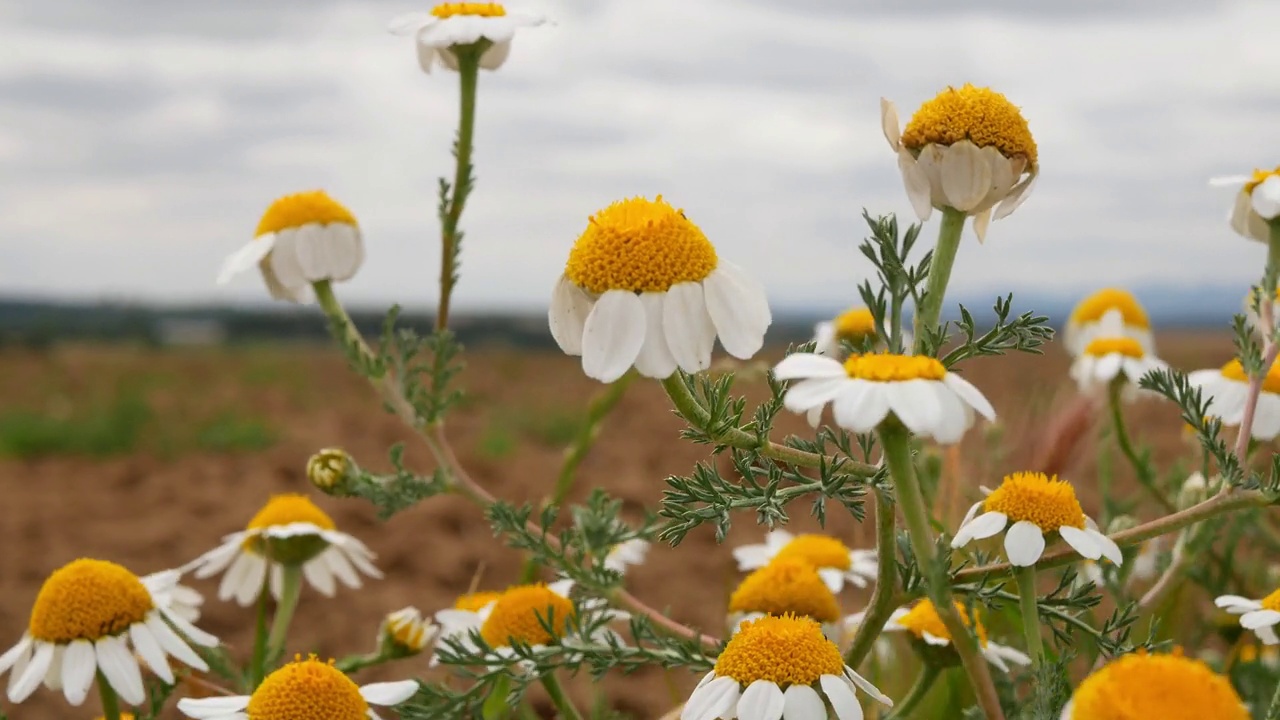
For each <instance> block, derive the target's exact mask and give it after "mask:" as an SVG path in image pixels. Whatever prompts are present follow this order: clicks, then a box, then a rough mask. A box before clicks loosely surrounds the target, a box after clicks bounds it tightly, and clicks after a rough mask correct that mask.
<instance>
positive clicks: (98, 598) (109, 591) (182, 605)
mask: <svg viewBox="0 0 1280 720" xmlns="http://www.w3.org/2000/svg"><path fill="white" fill-rule="evenodd" d="M178 578H179V574H178V573H177V572H174V571H166V572H162V573H156V574H153V575H147V576H144V577H138V576H137V575H134V574H133V573H131V572H129V571H128V570H127V569H125V568H124V567H122V566H120V565H117V564H115V563H112V562H106V561H103V560H90V559H85V558H82V559H79V560H75V561H72V562H70V563H68V564H66V565H64V566H62V567H61V568H59V569H58V570H56V571H54V573H53V574H52V575H50V576H49V577H48V579H46V580H45V581H44V585H42V586H41V588H40V592H39V593H38V594H37V595H36V600H35V603H34V604H33V605H32V607H31V619H30V622H29V623H28V626H27V631H26V632H25V633H23V635H22V639H21V640H19V641H18V644H17V645H14V646H13V647H12V648H10V649H9V650H8V651H7V652H5V653H4V654H3V655H0V674H3V673H5V672H8V673H9V700H10V701H11V702H15V703H19V702H22V701H24V700H26V699H27V698H28V697H30V696H31V693H33V692H35V690H36V688H37V687H39V686H40V684H41V683H43V684H44V685H45V686H47V687H48V688H49V689H51V690H61V691H62V693H63V695H64V696H65V697H66V699H67V702H69V703H71V704H72V705H80V704H81V703H83V702H84V700H85V697H86V696H87V695H88V694H89V689H90V688H91V687H93V682H94V678H95V677H98V676H99V675H101V677H102V678H103V680H102V681H105V682H107V683H109V684H110V686H111V688H112V689H113V690H114V691H115V693H116V694H117V695H118V696H119V697H120V699H121V700H123V701H124V702H125V703H127V704H129V705H142V704H143V703H144V702H146V700H147V694H146V690H145V689H144V687H143V684H142V669H141V667H140V665H139V664H138V658H139V657H140V658H141V659H142V662H144V663H146V665H147V667H148V668H150V669H151V671H152V672H153V673H155V675H156V677H158V678H160V679H161V680H163V681H164V682H166V683H169V684H173V683H174V675H173V670H172V668H171V667H170V665H169V658H170V657H172V658H174V659H176V660H178V661H180V662H182V663H185V664H186V665H189V666H191V667H193V668H195V669H197V670H208V669H209V667H208V665H207V664H205V662H204V660H202V659H200V656H199V655H198V654H196V652H195V651H194V650H192V649H191V645H192V644H193V643H194V644H196V645H202V646H205V647H213V646H216V645H217V644H218V639H217V638H215V637H214V636H212V635H210V634H209V633H207V632H205V631H203V630H200V629H198V628H197V627H195V626H194V625H192V624H191V622H190V619H189V618H191V617H193V614H194V613H195V610H194V607H193V605H192V604H191V598H190V594H191V592H192V591H191V590H190V589H188V588H182V589H179V588H181V587H182V586H180V585H178ZM197 604H198V603H197ZM100 682H101V681H100Z"/></svg>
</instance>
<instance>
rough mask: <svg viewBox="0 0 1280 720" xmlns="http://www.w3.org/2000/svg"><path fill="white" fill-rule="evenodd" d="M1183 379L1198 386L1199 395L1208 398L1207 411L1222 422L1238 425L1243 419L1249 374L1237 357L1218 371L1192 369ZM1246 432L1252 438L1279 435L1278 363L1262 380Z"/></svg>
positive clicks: (1279, 389)
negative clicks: (1256, 402) (1251, 423)
mask: <svg viewBox="0 0 1280 720" xmlns="http://www.w3.org/2000/svg"><path fill="white" fill-rule="evenodd" d="M1187 381H1188V382H1190V383H1191V385H1192V386H1193V387H1198V388H1200V393H1201V395H1202V396H1203V398H1204V399H1207V400H1208V401H1209V405H1208V410H1209V414H1211V415H1215V416H1217V417H1218V418H1220V419H1221V420H1222V424H1223V425H1225V426H1227V427H1239V426H1240V423H1241V422H1243V421H1244V406H1245V402H1246V401H1247V400H1248V398H1249V376H1248V375H1246V374H1245V371H1244V366H1243V365H1241V364H1240V360H1239V359H1232V360H1231V362H1229V363H1227V364H1226V365H1223V366H1222V368H1221V369H1218V370H1215V369H1212V368H1210V369H1208V370H1196V371H1194V372H1192V373H1190V374H1188V375H1187ZM1249 434H1250V435H1251V436H1252V437H1253V438H1254V439H1256V440H1271V439H1274V438H1275V437H1276V436H1277V435H1280V362H1277V363H1272V364H1271V368H1270V369H1269V370H1268V371H1267V376H1266V377H1265V378H1263V380H1262V391H1261V392H1260V393H1258V404H1257V406H1256V407H1255V408H1254V412H1253V426H1252V427H1251V428H1250V429H1249Z"/></svg>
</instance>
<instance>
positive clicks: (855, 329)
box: [813, 307, 880, 359]
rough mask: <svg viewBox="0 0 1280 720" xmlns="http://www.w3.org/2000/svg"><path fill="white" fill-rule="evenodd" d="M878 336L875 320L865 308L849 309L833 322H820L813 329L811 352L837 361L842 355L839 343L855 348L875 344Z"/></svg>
mask: <svg viewBox="0 0 1280 720" xmlns="http://www.w3.org/2000/svg"><path fill="white" fill-rule="evenodd" d="M879 340H880V336H879V334H878V333H877V332H876V319H875V316H874V315H872V314H871V310H870V309H868V308H866V307H856V308H850V309H848V310H846V311H844V312H842V313H840V314H839V315H837V316H836V318H835V319H834V320H829V321H824V322H820V323H818V324H817V325H815V326H814V328H813V343H814V348H813V351H814V352H815V353H817V354H819V355H826V356H827V357H833V358H836V359H839V358H840V357H841V356H842V355H844V353H843V352H842V351H841V349H840V344H841V343H849V344H850V345H852V346H854V347H855V348H857V347H861V346H862V345H863V344H865V343H871V344H873V345H874V344H876V343H877V342H879Z"/></svg>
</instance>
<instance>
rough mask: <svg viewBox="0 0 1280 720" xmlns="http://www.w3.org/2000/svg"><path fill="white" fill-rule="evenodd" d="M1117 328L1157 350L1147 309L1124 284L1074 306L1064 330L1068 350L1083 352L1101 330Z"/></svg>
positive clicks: (1147, 349) (1076, 353)
mask: <svg viewBox="0 0 1280 720" xmlns="http://www.w3.org/2000/svg"><path fill="white" fill-rule="evenodd" d="M1104 319H1105V320H1104ZM1117 328H1118V329H1119V334H1120V337H1128V338H1133V339H1134V340H1137V341H1138V344H1139V345H1141V346H1142V349H1143V350H1144V351H1145V352H1147V353H1149V354H1154V353H1155V347H1156V345H1155V339H1154V338H1153V337H1152V334H1151V320H1150V318H1148V317H1147V311H1146V310H1145V309H1144V308H1143V307H1142V304H1141V303H1139V302H1138V299H1137V298H1135V297H1134V296H1133V295H1132V294H1131V293H1130V292H1129V291H1127V290H1122V289H1120V288H1104V289H1102V290H1099V291H1097V292H1095V293H1093V294H1092V295H1090V296H1088V297H1086V298H1085V299H1083V300H1081V301H1080V302H1079V303H1078V304H1077V305H1076V306H1075V308H1073V309H1072V310H1071V316H1070V317H1069V318H1068V319H1067V326H1066V327H1065V328H1064V329H1063V333H1062V334H1063V337H1064V343H1065V344H1066V347H1067V352H1069V353H1071V356H1072V357H1076V356H1079V355H1080V353H1082V352H1084V349H1085V347H1086V346H1088V344H1089V343H1090V341H1092V340H1094V339H1095V338H1096V337H1098V333H1099V332H1105V333H1107V334H1108V335H1113V334H1114V333H1116V329H1117Z"/></svg>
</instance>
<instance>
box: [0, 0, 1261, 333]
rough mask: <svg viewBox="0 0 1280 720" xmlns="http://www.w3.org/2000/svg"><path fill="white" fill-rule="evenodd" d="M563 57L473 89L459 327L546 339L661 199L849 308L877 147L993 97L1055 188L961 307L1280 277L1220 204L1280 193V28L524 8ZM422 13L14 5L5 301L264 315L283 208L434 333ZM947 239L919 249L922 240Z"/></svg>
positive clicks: (1225, 20) (897, 200)
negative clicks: (275, 216)
mask: <svg viewBox="0 0 1280 720" xmlns="http://www.w3.org/2000/svg"><path fill="white" fill-rule="evenodd" d="M508 6H509V7H510V8H511V9H513V10H515V9H518V10H530V11H536V12H542V13H544V14H546V15H548V16H551V17H553V18H554V19H555V20H556V23H557V24H556V25H555V26H554V27H544V28H538V29H533V30H528V31H525V32H523V33H522V34H520V35H519V36H518V37H517V39H516V46H515V48H514V51H513V54H512V58H511V60H510V62H509V63H508V64H507V65H506V66H505V67H504V68H503V69H502V70H501V71H500V72H498V73H495V74H486V75H484V76H483V77H482V78H481V83H480V100H479V105H480V120H479V123H478V129H477V157H476V162H477V166H478V175H479V180H480V183H479V188H478V190H477V193H476V194H475V195H474V196H473V197H474V199H473V202H472V203H471V204H470V205H469V206H468V209H467V215H466V217H465V219H464V226H465V228H466V229H467V231H468V243H467V246H466V249H465V252H464V263H465V264H464V268H463V271H464V273H463V280H462V285H461V288H460V291H459V296H458V298H459V300H458V301H459V304H460V305H462V306H464V307H469V308H477V309H478V308H490V307H503V308H521V309H533V308H538V307H541V306H542V305H543V304H544V303H545V298H546V297H547V295H548V293H549V289H550V287H551V286H552V284H553V282H554V280H555V278H556V277H557V275H558V273H559V272H560V271H561V269H562V267H563V262H564V257H565V254H566V253H567V251H568V248H569V246H570V244H571V243H572V241H573V239H574V238H575V237H576V236H577V234H578V233H579V232H581V230H582V228H583V227H584V225H585V222H586V218H587V216H588V215H589V214H590V213H591V212H592V211H594V210H595V209H597V208H599V207H601V206H603V205H606V204H607V203H609V202H610V201H611V200H614V199H617V198H621V197H625V196H630V195H637V194H642V195H650V196H652V195H653V194H656V193H662V194H664V195H665V196H666V197H667V198H668V199H669V200H671V201H672V202H673V203H675V204H677V205H679V206H682V207H684V209H685V210H686V212H687V213H688V215H689V217H690V218H691V219H693V220H694V221H695V222H697V223H699V224H700V225H701V226H702V228H703V229H704V230H705V231H706V233H707V235H708V236H709V237H710V238H711V240H712V241H713V242H715V243H716V244H717V246H718V248H719V250H720V252H721V253H722V254H723V255H724V256H726V257H729V258H731V259H734V260H736V261H737V262H738V263H739V264H741V265H744V266H745V267H747V268H748V269H750V270H752V271H754V272H755V273H757V274H758V275H759V276H761V277H762V278H763V280H764V282H765V284H766V286H767V287H768V289H769V291H770V295H771V298H772V299H773V300H774V302H775V303H776V304H778V305H779V306H790V307H800V306H805V307H816V306H823V307H839V306H841V305H843V304H846V303H848V302H850V301H852V300H853V299H855V298H856V292H855V290H854V286H855V284H856V283H857V282H859V281H861V280H862V279H863V278H864V276H865V274H866V273H867V271H868V267H867V265H866V263H865V261H863V260H862V258H861V256H860V255H859V254H858V253H857V251H856V242H857V240H858V239H859V238H861V237H862V235H863V226H862V224H861V220H860V219H859V215H860V213H861V210H862V208H863V207H866V208H869V209H870V210H871V211H872V212H873V213H885V212H897V213H900V214H903V215H904V216H905V215H907V214H909V212H910V210H909V206H908V204H907V202H906V198H905V195H904V193H903V191H902V186H901V181H900V179H899V177H898V174H897V170H896V165H895V162H894V157H893V154H892V153H891V152H890V151H889V149H888V148H887V146H886V144H885V142H884V140H883V138H882V136H881V134H880V129H879V110H878V102H879V98H880V97H881V96H885V97H889V98H891V99H893V100H895V101H896V102H897V103H898V105H899V107H900V108H901V109H902V110H903V112H904V114H907V113H910V112H911V111H912V110H913V109H914V108H915V107H916V106H918V105H919V103H921V102H922V101H924V100H926V99H928V98H929V97H931V96H932V95H933V94H934V93H935V92H936V91H937V90H939V89H941V88H943V87H945V86H947V85H951V84H961V83H964V82H973V83H975V84H979V85H989V86H991V87H993V88H996V89H998V90H1000V91H1002V92H1004V93H1005V94H1006V95H1007V96H1008V97H1009V98H1010V99H1011V100H1012V101H1013V102H1015V103H1016V104H1018V105H1019V106H1021V107H1022V109H1023V112H1024V114H1025V116H1026V117H1027V118H1028V120H1029V122H1030V125H1031V129H1032V131H1033V133H1034V134H1035V137H1036V139H1037V141H1038V143H1039V146H1040V157H1041V163H1042V167H1043V174H1042V176H1041V180H1040V182H1039V183H1038V185H1037V188H1036V192H1035V193H1034V194H1033V195H1032V197H1031V198H1030V199H1029V201H1028V202H1027V203H1026V204H1025V205H1024V206H1023V207H1022V208H1021V209H1020V210H1019V211H1018V212H1017V213H1016V214H1015V215H1013V216H1012V217H1010V218H1007V219H1005V220H1002V221H999V222H996V223H995V224H993V226H992V229H991V232H990V234H989V236H988V241H987V243H986V244H985V245H978V244H977V243H976V242H967V243H966V245H965V246H964V247H963V248H962V250H961V253H960V259H959V262H958V264H957V269H956V280H955V285H954V286H953V287H955V288H956V289H957V291H958V292H960V293H976V292H986V291H991V292H999V291H1005V290H1037V291H1049V292H1054V293H1076V292H1085V291H1087V290H1089V289H1092V288H1096V287H1098V286H1100V285H1103V284H1114V283H1120V284H1128V285H1138V286H1142V285H1161V286H1176V285H1179V284H1185V285H1186V286H1188V287H1194V286H1196V285H1199V284H1202V283H1213V284H1218V285H1222V284H1233V283H1234V284H1238V285H1239V286H1240V287H1241V288H1242V292H1243V288H1244V286H1245V285H1247V284H1248V283H1249V282H1250V281H1251V280H1252V279H1253V278H1254V277H1255V276H1256V275H1258V274H1259V273H1260V268H1261V263H1262V262H1263V257H1264V251H1263V248H1262V246H1261V245H1259V244H1256V243H1251V242H1248V241H1246V240H1243V239H1240V238H1237V237H1235V236H1233V235H1232V234H1231V232H1230V230H1229V229H1228V228H1227V226H1226V224H1225V215H1226V211H1227V208H1228V207H1229V204H1230V199H1231V193H1230V191H1224V190H1222V189H1211V188H1209V187H1208V186H1207V184H1206V180H1207V179H1208V178H1209V177H1211V176H1215V175H1222V174H1236V173H1240V172H1246V171H1248V170H1251V169H1252V168H1253V167H1255V166H1265V165H1275V164H1277V163H1280V142H1277V141H1278V139H1280V43H1276V42H1275V28H1277V27H1280V3H1276V2H1268V1H1266V0H1260V1H1258V2H1243V1H1241V2H1232V1H1228V0H1221V1H1219V2H1213V1H1211V0H1168V1H1166V2H1160V3H1156V2H1150V1H1149V0H1080V1H1078V2H1070V3H1059V2H1054V3H1048V2H1045V3H1041V2H1025V1H1023V0H991V1H989V2H978V1H976V0H974V1H971V2H964V3H959V2H954V0H788V1H787V2H778V1H777V0H696V1H691V0H643V2H641V1H640V0H527V1H526V0H513V2H511V3H509V5H508ZM426 7H427V6H424V5H422V4H418V3H414V2H411V1H410V0H363V1H362V2H342V1H341V0H270V2H266V1H263V0H218V2H186V1H185V0H182V1H175V0H58V2H49V1H46V0H0V47H3V48H4V51H3V52H2V53H0V295H14V294H39V295H41V296H46V297H76V298H113V299H137V300H158V301H168V300H172V301H184V302H185V301H206V300H214V301H224V302H236V303H251V302H260V301H263V300H264V299H265V292H264V291H263V289H262V287H261V283H260V282H259V281H258V280H257V278H255V277H249V276H246V277H243V278H240V279H239V280H238V281H237V282H235V283H233V284H232V285H229V286H225V287H217V286H215V285H214V284H213V277H214V275H215V272H216V270H217V267H218V265H219V263H220V262H221V260H222V258H223V256H224V255H225V254H226V253H228V252H230V251H231V250H233V249H235V248H236V247H238V246H239V245H240V244H242V243H243V242H244V241H245V240H246V239H247V238H248V237H249V236H250V234H251V233H252V231H253V228H254V226H255V224H256V222H257V219H258V217H259V215H260V214H261V213H262V211H263V210H264V209H265V208H266V206H267V204H268V203H269V202H270V201H271V200H272V199H273V198H275V197H276V196H278V195H281V194H285V193H288V192H292V191H296V190H301V189H310V188H315V187H321V188H324V189H327V190H328V191H330V192H331V193H332V194H334V195H335V196H336V197H337V198H339V199H340V200H342V201H343V202H345V203H346V204H347V205H349V206H350V207H351V208H352V210H353V211H354V212H355V213H356V215H357V217H358V218H359V219H360V222H361V225H362V227H363V228H364V231H365V237H366V240H367V244H368V250H369V259H368V262H367V263H366V265H365V267H364V269H363V270H362V271H361V273H360V275H359V276H358V277H357V278H356V279H355V280H353V281H352V282H350V283H349V284H347V285H346V286H344V287H342V288H341V289H340V292H341V294H342V296H343V297H345V298H348V299H349V300H351V301H352V302H353V303H358V304H364V305H370V304H375V303H388V302H393V301H394V302H400V303H403V304H405V305H408V306H424V305H429V304H431V303H432V298H433V297H434V292H435V283H436V277H437V273H438V260H437V253H438V250H437V242H438V240H437V238H438V232H439V231H438V227H437V226H436V224H435V219H434V202H435V199H434V189H435V184H436V177H438V176H439V175H441V174H444V173H451V165H450V164H449V162H450V158H449V155H448V149H449V144H450V141H451V138H452V133H453V131H454V124H455V122H456V106H455V103H456V100H455V96H456V91H457V90H456V82H457V79H456V76H454V75H447V74H440V75H434V76H426V75H423V74H422V73H421V72H420V70H419V69H418V67H417V64H416V62H415V60H414V55H413V51H412V47H411V44H410V41H409V40H408V39H406V38H402V37H395V36H391V35H389V34H387V33H386V24H387V21H388V20H389V19H391V18H392V17H394V16H396V15H399V14H401V13H403V12H408V11H414V10H422V9H425V8H426ZM936 224H937V218H936V216H935V218H934V220H933V221H932V223H931V225H930V227H929V228H927V229H926V233H928V234H930V235H931V234H932V233H934V232H936Z"/></svg>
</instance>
